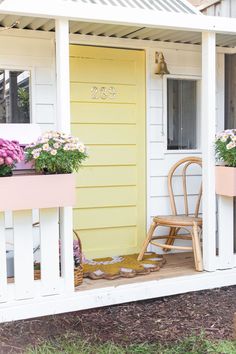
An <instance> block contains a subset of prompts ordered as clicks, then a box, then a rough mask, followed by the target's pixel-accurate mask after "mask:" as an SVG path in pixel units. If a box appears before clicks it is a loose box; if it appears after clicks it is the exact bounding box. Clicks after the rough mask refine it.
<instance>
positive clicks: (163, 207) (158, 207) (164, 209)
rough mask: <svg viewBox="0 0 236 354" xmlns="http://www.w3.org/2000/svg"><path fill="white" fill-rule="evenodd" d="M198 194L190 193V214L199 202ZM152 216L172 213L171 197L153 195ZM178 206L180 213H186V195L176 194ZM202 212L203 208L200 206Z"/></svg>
mask: <svg viewBox="0 0 236 354" xmlns="http://www.w3.org/2000/svg"><path fill="white" fill-rule="evenodd" d="M197 197H198V196H197V195H190V196H189V198H188V200H189V214H194V210H195V205H196V202H197ZM151 202H152V204H151V216H155V215H171V214H172V212H171V208H170V200H169V197H161V196H158V197H151ZM175 203H176V208H177V211H178V214H184V197H183V196H176V198H175ZM200 212H201V208H200Z"/></svg>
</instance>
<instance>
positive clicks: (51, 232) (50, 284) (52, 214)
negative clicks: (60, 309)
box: [40, 208, 60, 295]
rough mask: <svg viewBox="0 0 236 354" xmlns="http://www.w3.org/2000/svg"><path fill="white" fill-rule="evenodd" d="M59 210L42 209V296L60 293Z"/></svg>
mask: <svg viewBox="0 0 236 354" xmlns="http://www.w3.org/2000/svg"><path fill="white" fill-rule="evenodd" d="M58 218H59V217H58V209H57V208H50V209H40V249H41V282H42V288H41V294H42V295H52V294H58V293H59V292H60V283H59V276H60V274H59V224H58Z"/></svg>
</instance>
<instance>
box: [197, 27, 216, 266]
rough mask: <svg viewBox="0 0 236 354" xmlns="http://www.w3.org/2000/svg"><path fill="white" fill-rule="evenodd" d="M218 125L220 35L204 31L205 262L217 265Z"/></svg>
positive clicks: (206, 264)
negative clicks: (216, 188)
mask: <svg viewBox="0 0 236 354" xmlns="http://www.w3.org/2000/svg"><path fill="white" fill-rule="evenodd" d="M215 126H216V35H215V33H214V32H203V33H202V114H201V131H202V135H201V142H202V143H201V145H202V158H203V171H202V178H203V200H202V206H203V264H204V269H205V270H207V271H214V270H215V269H216V194H215V155H214V139H215Z"/></svg>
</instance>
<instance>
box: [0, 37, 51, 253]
mask: <svg viewBox="0 0 236 354" xmlns="http://www.w3.org/2000/svg"><path fill="white" fill-rule="evenodd" d="M6 32H7V31H3V32H2V34H1V32H0V48H1V49H0V69H10V70H11V69H12V70H14V69H16V70H17V69H19V70H30V71H31V110H32V111H31V122H32V123H36V124H38V125H39V126H40V128H41V131H46V130H51V129H55V128H56V82H55V80H56V76H55V48H54V39H53V38H52V36H51V35H50V36H47V37H48V38H37V37H38V35H36V38H31V37H32V34H30V33H29V36H31V37H27V36H26V34H25V32H24V36H23V37H21V36H20V35H17V33H16V32H15V33H16V34H15V35H16V36H15V37H13V36H9V35H8V34H7V33H6ZM45 37H46V36H45ZM2 126H3V127H2V128H1V124H0V137H1V129H2V135H4V134H6V131H7V127H6V125H5V124H2ZM14 128H15V129H17V134H16V135H17V138H18V140H19V141H21V142H23V143H30V142H31V141H26V140H25V137H26V136H29V134H27V131H26V129H27V127H25V125H24V129H21V130H19V128H18V125H14ZM31 128H33V127H31ZM31 131H32V130H31ZM21 134H22V139H21V138H20V135H21ZM32 139H33V140H34V139H35V134H32ZM5 217H6V227H7V228H8V230H7V240H6V241H7V249H12V247H13V232H12V225H13V223H12V213H10V212H6V213H5ZM36 221H38V213H37V212H36V211H35V213H34V217H33V220H32V222H36ZM34 234H35V237H34V247H36V246H37V245H38V243H39V235H38V229H37V228H35V229H34Z"/></svg>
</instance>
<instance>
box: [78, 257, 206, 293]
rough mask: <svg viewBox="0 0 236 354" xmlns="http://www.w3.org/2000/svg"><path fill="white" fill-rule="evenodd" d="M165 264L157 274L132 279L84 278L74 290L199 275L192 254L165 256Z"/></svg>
mask: <svg viewBox="0 0 236 354" xmlns="http://www.w3.org/2000/svg"><path fill="white" fill-rule="evenodd" d="M165 258H166V264H165V265H164V266H163V268H161V270H160V271H158V272H153V273H150V274H148V275H141V276H138V277H134V278H130V279H127V278H119V279H115V280H105V279H99V280H91V279H89V278H84V281H83V284H81V285H80V286H78V287H77V288H76V291H85V290H92V289H98V288H105V287H109V286H115V287H117V286H119V285H127V284H131V283H132V284H133V283H139V282H146V281H151V280H158V279H165V278H175V277H179V276H184V275H194V274H199V273H198V272H196V271H195V268H194V261H193V254H192V253H178V254H167V255H165Z"/></svg>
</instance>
